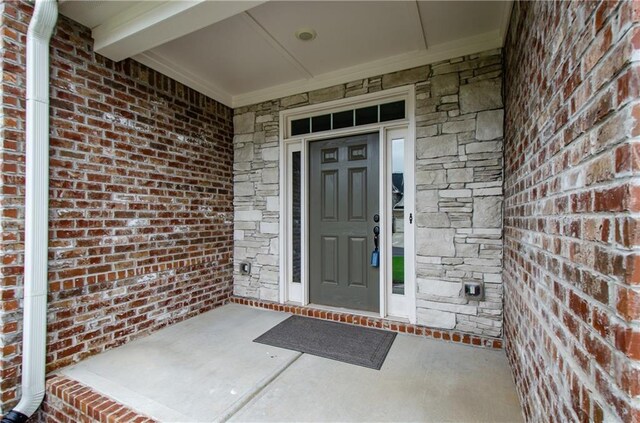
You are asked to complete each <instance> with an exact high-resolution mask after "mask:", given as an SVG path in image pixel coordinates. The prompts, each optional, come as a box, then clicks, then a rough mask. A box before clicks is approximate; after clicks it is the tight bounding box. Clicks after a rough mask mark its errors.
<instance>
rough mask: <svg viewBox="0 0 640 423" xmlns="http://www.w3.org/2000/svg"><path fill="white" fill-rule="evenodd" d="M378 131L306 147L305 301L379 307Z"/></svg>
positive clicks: (342, 305) (375, 309)
mask: <svg viewBox="0 0 640 423" xmlns="http://www.w3.org/2000/svg"><path fill="white" fill-rule="evenodd" d="M378 167H379V165H378V134H377V133H375V134H365V135H356V136H350V137H345V138H336V139H332V140H325V141H315V142H312V143H310V147H309V195H308V197H309V300H310V301H311V302H312V303H314V304H324V305H329V306H335V307H347V308H351V309H358V310H369V311H378V310H379V307H380V288H379V284H380V277H379V273H380V272H379V271H378V269H377V268H375V267H372V266H371V252H372V251H373V248H374V235H373V231H374V227H375V226H380V222H377V223H376V222H375V221H374V217H375V216H376V215H378V214H379V213H380V211H379V198H378V197H379V190H378V185H379V183H378V175H379V173H378V172H379V171H378Z"/></svg>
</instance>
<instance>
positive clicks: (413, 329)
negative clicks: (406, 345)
mask: <svg viewBox="0 0 640 423" xmlns="http://www.w3.org/2000/svg"><path fill="white" fill-rule="evenodd" d="M228 301H229V302H231V303H234V304H240V305H245V306H249V307H255V308H263V309H267V310H273V311H281V312H285V313H292V314H297V315H300V316H306V317H313V318H315V319H322V320H333V321H336V322H342V323H349V324H352V325H358V326H365V327H374V328H378V329H385V330H390V331H393V332H398V333H407V334H411V335H417V336H424V337H427V338H433V339H438V340H442V341H448V342H455V343H460V344H466V345H470V346H474V347H482V348H491V349H497V350H500V349H502V347H503V342H502V339H496V338H489V337H485V336H479V335H472V334H469V333H463V332H457V331H448V330H442V329H433V328H429V327H427V326H421V325H412V324H410V323H403V322H397V321H394V320H388V319H382V318H379V317H369V316H360V315H357V314H352V313H346V312H339V311H329V310H322V309H317V308H313V307H304V306H294V305H288V304H280V303H274V302H271V301H263V300H256V299H253V298H246V297H238V296H231V297H229V300H228Z"/></svg>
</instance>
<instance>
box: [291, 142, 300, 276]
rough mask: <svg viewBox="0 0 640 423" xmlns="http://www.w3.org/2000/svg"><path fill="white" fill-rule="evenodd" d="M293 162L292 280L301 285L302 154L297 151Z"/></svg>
mask: <svg viewBox="0 0 640 423" xmlns="http://www.w3.org/2000/svg"><path fill="white" fill-rule="evenodd" d="M291 159H292V160H291V161H292V171H293V174H292V178H291V189H292V204H291V208H292V210H291V218H292V228H291V235H292V245H291V247H292V256H293V257H292V262H293V263H292V264H293V269H292V270H293V272H292V280H293V282H297V283H300V282H301V281H302V267H301V260H300V257H301V254H302V245H301V243H302V239H301V228H302V222H301V216H302V184H301V175H300V163H301V161H300V152H299V151H295V152H293V154H292V157H291Z"/></svg>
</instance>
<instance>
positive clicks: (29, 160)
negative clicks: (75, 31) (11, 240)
mask: <svg viewBox="0 0 640 423" xmlns="http://www.w3.org/2000/svg"><path fill="white" fill-rule="evenodd" d="M57 18H58V4H57V3H56V0H36V3H35V9H34V11H33V16H32V17H31V22H30V23H29V30H28V32H27V69H26V71H27V81H26V85H27V116H26V140H27V146H26V150H27V155H26V199H25V245H24V251H25V257H24V310H23V313H24V317H23V319H24V320H23V326H22V397H21V398H20V402H19V403H18V405H17V406H16V407H15V408H14V409H13V410H11V411H9V413H7V415H6V416H5V417H4V418H3V419H2V423H16V422H24V421H26V420H27V419H28V418H29V417H31V416H32V415H33V414H34V413H35V412H36V410H37V409H38V407H40V404H41V403H42V399H43V398H44V390H45V364H46V343H47V285H48V278H47V261H48V258H47V250H48V245H49V236H48V231H49V41H50V39H51V35H52V34H53V29H54V27H55V24H56V20H57Z"/></svg>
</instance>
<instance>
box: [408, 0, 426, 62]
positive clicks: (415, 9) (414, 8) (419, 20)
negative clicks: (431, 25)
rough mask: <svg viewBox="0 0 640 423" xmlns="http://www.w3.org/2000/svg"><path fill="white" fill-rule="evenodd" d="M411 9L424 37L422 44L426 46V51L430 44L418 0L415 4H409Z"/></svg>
mask: <svg viewBox="0 0 640 423" xmlns="http://www.w3.org/2000/svg"><path fill="white" fill-rule="evenodd" d="M412 5H413V6H412ZM409 7H410V8H411V12H412V15H413V16H414V17H415V19H416V25H417V27H418V29H419V31H420V35H421V36H422V44H424V49H425V50H427V49H428V48H429V44H427V31H425V28H424V23H423V22H422V15H421V14H420V5H419V4H418V1H417V0H416V1H414V2H409Z"/></svg>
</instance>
